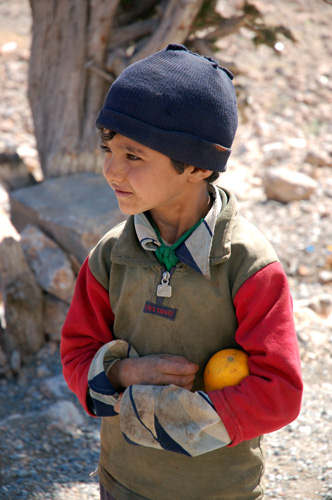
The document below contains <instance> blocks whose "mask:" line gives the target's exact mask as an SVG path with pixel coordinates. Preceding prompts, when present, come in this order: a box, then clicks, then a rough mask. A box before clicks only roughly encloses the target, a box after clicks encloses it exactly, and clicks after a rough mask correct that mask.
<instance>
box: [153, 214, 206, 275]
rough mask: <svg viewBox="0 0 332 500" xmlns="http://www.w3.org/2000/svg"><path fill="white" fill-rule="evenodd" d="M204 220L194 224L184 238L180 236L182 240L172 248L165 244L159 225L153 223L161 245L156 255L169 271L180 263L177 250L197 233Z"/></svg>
mask: <svg viewBox="0 0 332 500" xmlns="http://www.w3.org/2000/svg"><path fill="white" fill-rule="evenodd" d="M203 220H204V219H203V218H202V219H200V220H199V221H198V222H196V224H194V225H193V226H192V227H191V228H190V229H188V231H186V232H185V233H184V234H183V235H182V236H180V238H179V239H178V240H177V241H176V242H175V243H173V245H170V246H169V245H166V244H165V243H164V242H163V240H162V237H161V236H160V231H159V229H158V227H157V225H156V224H155V223H154V222H152V225H153V228H154V230H155V232H156V235H157V236H158V240H159V241H160V243H161V245H160V247H158V248H157V250H156V252H155V254H156V257H157V259H158V261H159V262H160V263H161V264H164V265H165V267H166V269H167V271H170V270H171V269H172V267H174V266H175V265H176V264H177V263H178V262H179V259H178V258H177V256H176V255H175V250H176V249H177V248H178V247H179V246H180V245H181V243H183V242H184V241H185V240H186V239H187V238H188V236H190V235H191V233H193V232H194V231H195V229H196V228H197V227H198V226H199V225H200V224H201V222H202V221H203Z"/></svg>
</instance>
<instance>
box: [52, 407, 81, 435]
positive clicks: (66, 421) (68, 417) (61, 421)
mask: <svg viewBox="0 0 332 500" xmlns="http://www.w3.org/2000/svg"><path fill="white" fill-rule="evenodd" d="M47 416H48V417H49V419H50V420H51V421H52V426H53V427H56V428H58V429H60V430H61V431H63V432H68V433H69V434H70V433H71V432H72V430H73V429H74V428H75V427H79V426H81V425H83V424H84V419H83V417H82V415H81V414H80V412H79V411H78V409H77V408H76V406H75V405H74V404H73V403H72V402H71V401H65V400H63V401H58V402H57V403H55V404H53V405H52V406H51V407H50V408H49V409H48V410H47Z"/></svg>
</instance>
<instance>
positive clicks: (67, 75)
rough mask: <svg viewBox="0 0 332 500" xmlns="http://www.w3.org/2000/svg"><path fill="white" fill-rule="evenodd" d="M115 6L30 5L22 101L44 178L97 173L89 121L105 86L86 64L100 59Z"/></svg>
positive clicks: (64, 0)
mask: <svg viewBox="0 0 332 500" xmlns="http://www.w3.org/2000/svg"><path fill="white" fill-rule="evenodd" d="M118 3H119V0H79V1H75V0H47V1H46V2H45V0H30V5H31V11H32V20H33V28H32V45H31V60H30V69H29V91H28V96H29V100H30V105H31V109H32V115H33V120H34V126H35V135H36V140H37V148H38V152H39V156H40V160H41V165H42V169H43V173H44V176H45V177H53V176H60V175H64V174H69V173H74V172H78V171H81V172H82V171H90V172H91V171H92V172H93V171H98V170H99V168H100V166H99V165H98V157H97V156H96V155H95V154H94V152H95V149H96V131H95V129H94V121H95V119H96V116H97V112H98V109H99V107H100V105H101V103H102V100H103V96H104V94H105V92H106V89H107V86H108V84H107V81H106V80H105V79H104V78H101V77H100V76H99V75H98V74H97V73H96V72H93V71H90V70H89V68H88V67H87V63H89V62H91V61H93V62H94V63H95V64H96V65H97V66H99V65H102V64H103V62H104V60H105V58H106V51H107V43H108V39H109V37H110V34H111V26H112V21H113V16H114V14H115V11H116V9H117V6H118Z"/></svg>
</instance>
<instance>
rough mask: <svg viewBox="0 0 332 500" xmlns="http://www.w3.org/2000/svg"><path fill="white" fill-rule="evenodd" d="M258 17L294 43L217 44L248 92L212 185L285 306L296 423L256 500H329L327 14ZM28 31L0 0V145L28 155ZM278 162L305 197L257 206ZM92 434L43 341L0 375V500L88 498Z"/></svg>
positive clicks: (95, 447)
mask: <svg viewBox="0 0 332 500" xmlns="http://www.w3.org/2000/svg"><path fill="white" fill-rule="evenodd" d="M223 3H224V4H226V2H221V4H223ZM257 3H258V2H257ZM260 4H261V6H263V2H260ZM264 11H266V13H267V16H268V18H269V19H270V20H272V21H273V22H274V23H275V24H277V23H282V22H284V23H287V25H288V26H289V27H290V28H291V29H292V31H293V33H294V34H295V36H296V38H297V40H298V42H297V44H296V45H293V44H291V43H290V42H287V41H285V42H284V50H283V51H282V54H281V55H280V56H279V57H278V56H277V55H275V54H274V53H273V52H272V51H271V50H269V49H267V48H265V47H261V48H259V49H258V50H256V51H255V50H253V49H252V48H251V46H250V44H249V42H248V37H249V36H250V35H249V33H246V32H243V33H242V34H241V35H236V36H234V37H232V38H228V39H224V40H221V41H220V55H221V57H222V58H223V59H224V60H225V61H226V62H227V61H235V62H236V64H237V65H238V67H239V69H240V70H241V74H240V75H239V77H238V78H237V81H238V82H239V83H240V84H241V85H242V87H243V88H244V89H245V91H246V92H247V94H248V95H249V106H248V107H247V108H246V116H242V117H241V123H240V128H239V134H238V137H237V142H236V144H235V148H234V149H235V152H234V155H233V159H232V161H231V162H230V167H229V173H227V174H225V175H224V176H223V179H222V183H223V184H224V185H227V186H230V187H232V188H233V189H234V190H235V192H236V194H237V196H238V199H239V202H240V206H241V210H242V212H243V214H244V215H245V216H246V217H248V218H249V219H251V220H252V221H253V222H254V223H255V224H256V225H257V226H258V227H260V228H261V229H262V230H263V232H264V233H265V234H266V235H267V237H268V238H269V239H270V240H271V242H272V243H273V244H274V245H275V248H276V250H277V252H278V253H279V256H280V259H281V261H282V263H283V265H284V267H285V269H286V272H287V274H288V277H289V281H290V285H291V289H292V294H293V298H294V310H295V320H296V327H297V332H298V338H299V346H300V351H301V359H302V364H303V377H304V382H305V391H304V399H303V406H302V411H301V413H300V416H299V417H298V419H297V420H296V421H295V422H293V423H291V424H290V425H288V426H287V427H285V428H284V429H282V430H280V431H278V432H274V433H272V434H269V435H267V436H266V437H265V439H264V442H265V452H266V457H267V464H266V474H265V486H266V498H269V499H280V498H285V499H288V500H293V499H296V498H299V499H301V500H313V499H324V500H328V499H330V500H331V499H332V456H331V435H332V404H331V403H332V401H331V399H332V381H331V374H332V314H331V310H332V307H331V289H332V287H331V282H329V280H328V279H326V274H325V277H324V273H326V272H330V271H331V250H332V247H331V245H332V229H331V226H332V222H331V217H330V214H331V213H332V177H331V164H330V165H328V163H327V162H325V164H324V165H323V166H315V165H313V164H312V162H310V161H307V153H308V151H313V152H314V153H316V154H317V155H322V154H323V155H325V156H324V158H330V160H331V153H332V146H331V144H332V129H331V121H330V116H331V108H330V104H331V95H332V94H331V90H332V74H331V64H330V62H331V58H332V57H331V56H332V53H331V52H332V44H331V40H330V38H331V37H330V26H331V21H332V7H331V6H329V5H328V4H327V3H324V2H323V1H319V0H316V1H314V0H306V1H305V0H296V1H293V2H287V1H286V0H276V1H275V2H270V3H269V4H268V5H265V6H264ZM29 27H30V18H29V10H28V3H27V1H26V0H12V1H11V2H10V3H9V2H0V50H1V47H3V44H5V43H7V42H10V41H14V42H16V44H17V46H16V48H15V49H14V50H13V51H9V52H4V51H3V50H2V55H1V59H0V92H1V96H2V100H1V102H0V133H1V139H0V149H8V148H14V149H17V148H18V147H20V146H21V147H22V146H25V149H26V150H28V151H29V148H30V149H31V148H32V149H33V148H34V147H35V142H34V137H33V135H32V122H31V116H30V112H29V108H28V104H27V100H26V81H27V66H28V57H29V50H28V48H29ZM0 152H1V151H0ZM30 152H31V151H30ZM323 163H324V162H323ZM279 165H280V166H286V167H287V168H292V169H294V170H296V171H299V172H302V173H306V174H307V175H310V176H312V177H313V178H315V179H316V180H317V182H318V188H317V190H316V192H315V194H314V195H313V196H312V198H311V199H310V200H309V201H299V202H292V203H289V204H280V203H278V202H274V201H267V200H266V197H265V195H264V190H263V187H262V178H263V176H264V171H265V169H267V168H269V167H271V166H279ZM64 401H67V402H71V403H72V404H73V405H75V407H76V408H77V412H78V415H76V414H73V422H74V421H75V419H76V421H77V425H73V422H68V421H66V420H64V421H63V424H61V425H59V421H58V420H56V419H55V418H50V411H51V410H52V409H54V405H55V404H56V403H59V402H64ZM74 417H75V418H74ZM98 429H99V423H98V420H97V419H92V418H89V417H87V416H85V415H84V414H83V411H82V410H81V409H80V408H79V405H78V404H77V403H76V400H75V397H74V396H73V395H72V394H70V392H69V391H68V390H67V389H66V387H65V386H64V385H63V382H62V379H61V366H60V362H59V353H58V346H57V345H56V344H47V345H46V346H45V347H44V348H43V349H42V350H41V352H40V353H39V355H38V357H37V358H33V359H32V358H31V359H27V360H26V366H25V367H24V368H23V370H22V372H21V373H20V375H19V376H18V378H17V379H12V380H6V379H0V498H1V499H39V500H42V499H46V498H49V499H54V500H65V499H66V500H72V499H83V500H84V499H95V498H98V484H97V478H96V476H94V475H91V474H93V471H94V470H95V469H96V466H97V462H98V454H99V441H98V432H99V430H98Z"/></svg>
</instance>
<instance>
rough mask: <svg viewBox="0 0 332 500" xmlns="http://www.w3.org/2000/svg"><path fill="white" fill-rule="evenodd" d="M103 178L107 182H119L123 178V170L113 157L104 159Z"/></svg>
mask: <svg viewBox="0 0 332 500" xmlns="http://www.w3.org/2000/svg"><path fill="white" fill-rule="evenodd" d="M104 177H105V178H106V180H107V181H108V182H119V181H121V180H123V178H124V177H125V169H124V168H123V166H121V164H120V162H118V161H116V160H115V159H114V157H113V156H110V157H108V158H105V162H104Z"/></svg>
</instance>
